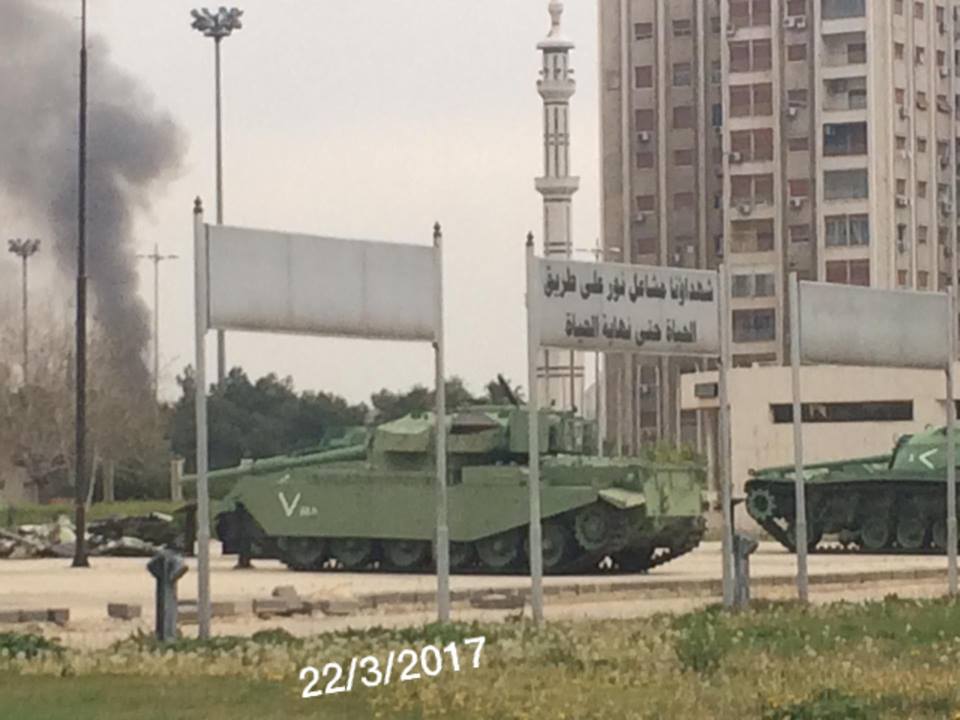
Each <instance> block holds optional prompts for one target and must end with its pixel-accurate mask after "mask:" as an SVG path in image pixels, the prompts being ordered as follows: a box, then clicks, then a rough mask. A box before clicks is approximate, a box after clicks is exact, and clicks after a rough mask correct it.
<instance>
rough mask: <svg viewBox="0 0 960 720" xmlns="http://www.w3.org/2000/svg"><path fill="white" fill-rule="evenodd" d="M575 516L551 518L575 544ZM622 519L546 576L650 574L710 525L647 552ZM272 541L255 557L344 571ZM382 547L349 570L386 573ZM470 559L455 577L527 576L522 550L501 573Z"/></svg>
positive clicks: (425, 568) (691, 525)
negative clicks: (308, 560)
mask: <svg viewBox="0 0 960 720" xmlns="http://www.w3.org/2000/svg"><path fill="white" fill-rule="evenodd" d="M575 514H576V511H572V512H571V513H567V514H565V515H561V516H558V517H556V518H551V520H552V521H553V522H562V523H563V524H564V525H565V526H566V527H567V528H568V529H569V531H570V536H571V538H573V537H575V535H574V527H573V526H574V522H575ZM619 515H621V511H616V516H615V518H614V520H615V521H614V522H612V523H611V524H610V527H609V532H608V535H609V537H608V539H607V541H606V542H605V543H604V544H603V547H602V548H598V549H593V550H586V549H585V548H583V547H582V545H581V544H580V543H579V542H577V541H576V540H575V539H574V540H573V542H574V544H575V546H576V547H575V552H572V553H571V557H569V558H568V559H567V560H565V561H563V562H561V563H560V564H558V565H556V566H555V567H553V568H549V569H547V568H545V569H544V574H549V575H589V574H595V573H619V574H628V573H637V572H641V573H646V572H649V571H650V570H652V569H654V568H656V567H659V566H661V565H664V564H666V563H668V562H670V561H672V560H675V559H677V558H678V557H681V556H682V555H685V554H687V553H689V552H691V551H692V550H694V549H695V548H696V547H697V546H698V545H699V544H700V541H701V540H702V539H703V536H704V533H705V532H706V523H705V521H704V520H703V518H701V517H691V518H675V519H672V520H671V521H670V526H669V527H670V532H669V536H668V537H665V538H660V537H651V538H650V542H651V545H652V548H653V549H652V550H651V549H647V550H644V549H643V547H642V545H641V543H640V542H638V540H637V539H636V537H634V538H632V539H631V540H630V544H629V545H628V544H627V543H628V534H629V532H628V531H629V523H628V521H627V519H626V517H620V516H619ZM623 515H625V513H623ZM677 523H683V524H686V525H688V527H682V526H680V527H679V528H678V526H677ZM517 530H519V531H520V532H519V533H517V538H519V541H520V543H521V544H522V543H523V541H524V539H525V538H526V537H527V534H528V532H529V525H524V526H521V527H519V528H517ZM638 532H639V533H640V536H641V541H642V538H643V530H639V531H638ZM261 537H262V536H261ZM271 540H272V542H260V543H257V545H258V549H259V550H260V552H257V553H256V554H255V555H254V557H262V558H277V559H280V560H281V561H282V562H284V563H285V564H286V565H287V566H288V567H289V568H290V569H291V570H297V571H334V570H338V569H340V567H338V563H337V562H336V561H335V560H333V559H331V558H329V557H325V558H324V559H323V560H321V561H319V562H317V563H315V564H313V565H312V566H307V565H304V563H303V562H302V561H301V560H300V558H298V557H293V556H290V557H285V555H286V553H285V552H284V550H283V545H284V543H283V542H282V539H280V538H272V539H271ZM318 541H322V539H320V538H318ZM382 542H383V541H380V540H376V539H371V543H373V545H374V553H373V556H372V557H373V560H372V561H371V562H370V563H368V564H366V565H365V566H364V567H361V568H351V570H350V571H351V572H387V570H386V568H385V567H384V565H383V563H382V562H381V557H382V552H381V544H382ZM234 544H236V543H234ZM472 555H473V561H472V563H471V564H470V566H468V567H463V568H459V569H456V570H453V571H452V572H453V574H457V575H489V574H496V575H520V574H526V573H528V572H529V567H528V563H527V561H526V557H525V553H524V552H523V550H522V548H521V550H520V553H519V557H518V560H517V561H515V562H512V563H510V564H509V566H507V567H504V568H501V569H492V568H490V567H486V566H484V565H483V563H482V562H480V561H479V560H478V558H477V555H476V552H475V548H474V552H473V553H472ZM618 560H619V562H618ZM433 569H434V563H433V561H432V558H431V560H430V561H429V562H428V563H424V564H420V565H417V566H415V567H410V568H408V569H406V570H400V571H398V570H396V569H391V570H389V572H391V573H397V572H410V573H422V572H430V571H432V570H433Z"/></svg>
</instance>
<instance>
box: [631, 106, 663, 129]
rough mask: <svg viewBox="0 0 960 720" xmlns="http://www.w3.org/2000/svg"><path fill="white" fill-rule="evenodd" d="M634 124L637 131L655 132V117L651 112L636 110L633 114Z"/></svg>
mask: <svg viewBox="0 0 960 720" xmlns="http://www.w3.org/2000/svg"><path fill="white" fill-rule="evenodd" d="M634 123H635V124H636V126H637V128H636V129H637V130H646V131H650V130H655V129H656V127H657V116H656V114H655V113H654V112H653V110H637V112H636V113H634Z"/></svg>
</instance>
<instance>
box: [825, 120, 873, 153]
mask: <svg viewBox="0 0 960 720" xmlns="http://www.w3.org/2000/svg"><path fill="white" fill-rule="evenodd" d="M823 154H824V155H826V156H828V157H830V156H836V155H866V154H867V124H866V123H865V122H860V123H837V124H831V123H827V124H826V125H824V126H823Z"/></svg>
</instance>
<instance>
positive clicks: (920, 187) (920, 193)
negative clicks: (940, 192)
mask: <svg viewBox="0 0 960 720" xmlns="http://www.w3.org/2000/svg"><path fill="white" fill-rule="evenodd" d="M926 196H927V183H925V182H924V181H923V180H920V181H918V182H917V197H918V198H925V197H926Z"/></svg>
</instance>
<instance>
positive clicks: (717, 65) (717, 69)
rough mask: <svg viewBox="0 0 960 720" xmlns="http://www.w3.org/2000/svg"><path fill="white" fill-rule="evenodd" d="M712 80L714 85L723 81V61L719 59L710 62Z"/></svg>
mask: <svg viewBox="0 0 960 720" xmlns="http://www.w3.org/2000/svg"><path fill="white" fill-rule="evenodd" d="M710 82H711V83H712V84H713V85H719V84H720V83H722V82H723V63H721V62H720V61H719V60H714V61H712V62H711V63H710Z"/></svg>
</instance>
